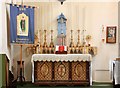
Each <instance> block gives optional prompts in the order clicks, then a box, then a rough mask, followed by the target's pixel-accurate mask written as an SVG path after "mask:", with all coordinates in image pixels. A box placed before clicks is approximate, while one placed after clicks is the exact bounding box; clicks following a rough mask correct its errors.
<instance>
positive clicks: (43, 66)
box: [35, 61, 52, 81]
mask: <svg viewBox="0 0 120 88" xmlns="http://www.w3.org/2000/svg"><path fill="white" fill-rule="evenodd" d="M40 80H52V62H47V61H45V62H43V61H42V62H38V61H37V62H35V81H40Z"/></svg>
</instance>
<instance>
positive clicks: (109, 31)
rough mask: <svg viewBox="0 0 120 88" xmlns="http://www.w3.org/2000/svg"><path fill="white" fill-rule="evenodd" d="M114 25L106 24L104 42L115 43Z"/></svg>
mask: <svg viewBox="0 0 120 88" xmlns="http://www.w3.org/2000/svg"><path fill="white" fill-rule="evenodd" d="M116 29H117V27H116V26H107V28H106V43H111V44H112V43H116Z"/></svg>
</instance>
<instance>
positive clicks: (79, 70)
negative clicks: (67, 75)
mask: <svg viewBox="0 0 120 88" xmlns="http://www.w3.org/2000/svg"><path fill="white" fill-rule="evenodd" d="M86 71H87V69H86V62H78V61H77V62H72V80H77V81H78V80H86V75H87V74H86V73H87V72H86Z"/></svg>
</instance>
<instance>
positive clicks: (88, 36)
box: [86, 35, 92, 46]
mask: <svg viewBox="0 0 120 88" xmlns="http://www.w3.org/2000/svg"><path fill="white" fill-rule="evenodd" d="M91 38H92V37H91V35H87V36H86V41H87V43H88V46H90V44H89V42H90V40H91Z"/></svg>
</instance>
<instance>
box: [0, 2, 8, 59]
mask: <svg viewBox="0 0 120 88" xmlns="http://www.w3.org/2000/svg"><path fill="white" fill-rule="evenodd" d="M0 19H1V20H0V36H1V37H0V54H6V55H7V56H8V59H10V45H9V43H8V42H9V41H8V39H9V35H8V28H7V14H6V4H5V0H0Z"/></svg>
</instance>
